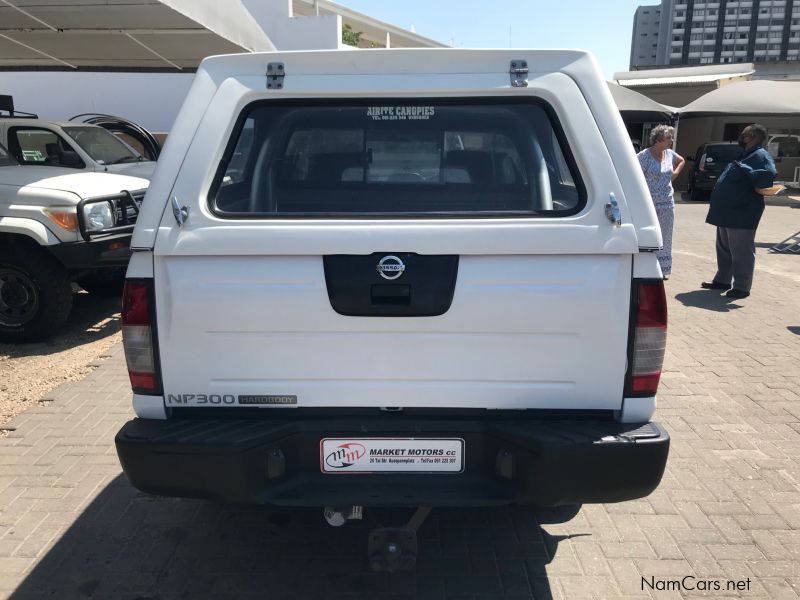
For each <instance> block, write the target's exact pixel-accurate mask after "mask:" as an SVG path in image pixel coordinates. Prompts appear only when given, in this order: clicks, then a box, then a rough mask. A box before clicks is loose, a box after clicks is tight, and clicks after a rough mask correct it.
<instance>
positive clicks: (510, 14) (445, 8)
mask: <svg viewBox="0 0 800 600" xmlns="http://www.w3.org/2000/svg"><path fill="white" fill-rule="evenodd" d="M336 1H337V2H338V3H339V4H342V5H344V6H347V7H348V8H352V9H353V10H357V11H358V12H361V13H364V14H367V15H369V16H371V17H373V18H375V19H380V20H381V21H386V22H387V23H391V24H392V25H396V26H398V27H403V28H405V29H411V26H412V25H413V26H414V28H415V29H416V32H417V33H418V34H420V35H424V36H425V37H429V38H433V39H434V40H437V41H439V42H443V43H445V44H452V45H453V46H454V47H456V48H509V47H512V48H578V49H581V50H589V51H590V52H592V53H593V54H594V55H595V58H597V60H598V62H599V63H600V67H601V69H602V71H603V74H604V75H605V76H606V78H608V79H610V78H611V76H612V75H613V74H614V72H616V71H627V70H628V63H629V60H630V49H631V30H632V28H633V14H634V12H635V11H636V7H637V6H640V5H644V4H653V5H655V4H660V2H659V1H658V0H652V1H648V0H600V1H597V0H336Z"/></svg>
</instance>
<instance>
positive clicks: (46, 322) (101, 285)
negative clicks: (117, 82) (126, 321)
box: [0, 144, 149, 342]
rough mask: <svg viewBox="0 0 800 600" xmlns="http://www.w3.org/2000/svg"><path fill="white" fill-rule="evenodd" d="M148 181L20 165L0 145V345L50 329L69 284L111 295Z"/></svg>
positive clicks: (59, 319)
mask: <svg viewBox="0 0 800 600" xmlns="http://www.w3.org/2000/svg"><path fill="white" fill-rule="evenodd" d="M148 183H149V182H148V181H147V180H146V179H140V178H138V177H130V176H127V175H117V174H111V173H87V172H83V173H81V172H75V171H73V170H72V169H66V168H63V167H31V166H25V165H20V164H18V163H17V161H16V160H15V159H14V158H13V157H12V156H11V154H10V153H9V152H8V151H7V150H6V149H5V147H3V145H2V144H0V342H32V341H37V340H41V339H43V338H45V337H47V336H48V335H50V334H52V333H53V332H54V331H55V330H57V329H58V327H59V326H60V325H61V324H62V323H63V322H64V321H65V320H66V319H67V317H68V316H69V313H70V310H71V308H72V283H71V282H72V281H77V282H78V283H79V284H80V285H81V286H82V287H83V288H84V289H86V290H87V291H88V292H91V293H95V294H100V295H108V294H116V295H119V293H120V292H121V291H122V282H123V279H124V277H123V276H124V274H125V268H126V267H127V266H128V257H129V256H130V239H131V232H132V231H133V224H134V222H135V221H136V215H137V213H138V211H139V204H140V203H141V201H142V198H144V191H145V189H146V188H147V185H148Z"/></svg>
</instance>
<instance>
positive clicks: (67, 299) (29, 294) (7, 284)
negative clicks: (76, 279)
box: [0, 246, 72, 342]
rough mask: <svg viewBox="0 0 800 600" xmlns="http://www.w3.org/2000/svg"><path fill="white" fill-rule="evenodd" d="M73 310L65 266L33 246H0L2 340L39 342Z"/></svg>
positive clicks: (0, 332) (55, 328)
mask: <svg viewBox="0 0 800 600" xmlns="http://www.w3.org/2000/svg"><path fill="white" fill-rule="evenodd" d="M70 310H72V286H71V285H70V282H69V277H68V276H67V272H66V270H65V269H64V268H63V267H62V266H61V265H60V264H59V263H58V262H57V261H56V260H55V259H54V258H52V257H50V256H48V255H47V254H45V253H43V252H41V251H38V250H36V251H32V249H31V248H30V247H22V246H3V247H2V248H0V342H36V341H39V340H42V339H44V338H46V337H48V336H49V335H51V334H53V333H54V332H55V331H57V330H58V328H59V327H61V325H63V324H64V321H66V320H67V317H68V316H69V312H70Z"/></svg>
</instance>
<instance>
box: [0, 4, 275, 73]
mask: <svg viewBox="0 0 800 600" xmlns="http://www.w3.org/2000/svg"><path fill="white" fill-rule="evenodd" d="M274 49H275V47H274V46H273V44H272V42H271V41H270V39H269V37H267V35H266V34H265V33H264V31H263V30H262V29H261V27H259V25H258V23H257V22H256V21H255V19H253V17H252V15H251V14H250V13H249V12H248V11H247V10H246V9H245V8H244V7H243V6H242V4H241V3H240V1H239V0H224V1H220V0H161V1H159V0H0V69H3V68H5V69H20V68H31V67H38V68H63V69H81V68H86V69H90V70H95V69H98V68H99V69H109V70H119V69H133V70H172V71H175V70H182V69H194V68H196V67H197V65H198V64H199V63H200V61H201V60H202V59H203V58H205V57H206V56H209V55H213V54H229V53H233V52H248V51H251V52H260V51H267V50H274Z"/></svg>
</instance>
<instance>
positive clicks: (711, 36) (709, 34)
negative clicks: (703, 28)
mask: <svg viewBox="0 0 800 600" xmlns="http://www.w3.org/2000/svg"><path fill="white" fill-rule="evenodd" d="M716 37H717V36H715V35H714V34H713V33H707V34H706V39H707V40H713V39H714V38H716Z"/></svg>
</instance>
